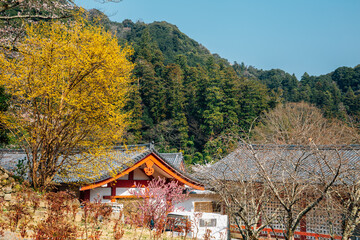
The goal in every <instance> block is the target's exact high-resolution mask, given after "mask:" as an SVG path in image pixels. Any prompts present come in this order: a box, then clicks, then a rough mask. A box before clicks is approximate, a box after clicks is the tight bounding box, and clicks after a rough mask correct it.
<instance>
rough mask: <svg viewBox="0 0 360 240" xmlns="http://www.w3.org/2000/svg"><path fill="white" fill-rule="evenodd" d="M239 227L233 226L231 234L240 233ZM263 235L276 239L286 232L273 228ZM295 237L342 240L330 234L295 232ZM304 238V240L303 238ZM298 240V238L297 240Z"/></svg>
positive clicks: (267, 229) (265, 229)
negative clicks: (278, 234)
mask: <svg viewBox="0 0 360 240" xmlns="http://www.w3.org/2000/svg"><path fill="white" fill-rule="evenodd" d="M241 228H242V229H245V226H241ZM237 229H238V227H237V226H235V225H231V227H230V232H231V233H240V232H239V230H237ZM261 232H262V233H263V234H261V236H264V237H266V238H267V239H274V238H275V235H276V234H277V233H280V234H282V233H284V232H285V230H282V229H271V228H264V229H262V230H261ZM272 233H273V234H272ZM295 236H299V237H300V238H299V239H306V237H314V238H315V239H316V240H319V238H326V239H342V237H341V236H337V235H335V236H334V235H329V234H319V233H310V232H298V231H295ZM302 237H303V238H302ZM277 238H279V239H281V238H283V237H281V236H277ZM295 239H296V238H295Z"/></svg>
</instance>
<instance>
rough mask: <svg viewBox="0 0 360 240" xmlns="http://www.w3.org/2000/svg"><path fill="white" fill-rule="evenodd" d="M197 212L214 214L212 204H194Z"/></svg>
mask: <svg viewBox="0 0 360 240" xmlns="http://www.w3.org/2000/svg"><path fill="white" fill-rule="evenodd" d="M194 210H195V212H213V203H212V202H194Z"/></svg>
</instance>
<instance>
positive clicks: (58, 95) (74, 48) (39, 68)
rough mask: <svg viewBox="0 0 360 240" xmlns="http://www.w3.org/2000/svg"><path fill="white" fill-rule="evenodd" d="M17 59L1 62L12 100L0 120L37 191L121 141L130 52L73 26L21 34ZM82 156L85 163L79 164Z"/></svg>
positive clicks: (95, 29) (86, 27)
mask: <svg viewBox="0 0 360 240" xmlns="http://www.w3.org/2000/svg"><path fill="white" fill-rule="evenodd" d="M18 52H19V53H20V56H19V57H15V58H11V57H9V56H5V55H4V54H3V55H0V65H1V66H2V67H1V70H0V71H1V72H0V75H1V76H0V77H1V80H0V84H2V85H4V86H5V88H6V91H7V92H8V93H10V94H11V95H12V99H11V105H10V109H9V111H8V112H6V113H4V114H3V115H2V116H1V118H2V121H3V122H5V124H6V126H7V127H8V128H9V129H10V130H11V132H12V133H13V134H14V136H16V137H17V139H18V141H19V143H20V145H21V146H22V147H23V148H24V149H25V150H26V153H27V156H28V159H29V163H30V165H29V167H30V177H31V180H32V181H33V184H34V186H35V187H36V188H39V187H46V186H48V185H49V184H51V181H52V179H53V177H54V175H55V174H56V173H57V172H64V171H66V170H67V169H68V168H69V167H76V166H79V165H86V161H87V160H88V159H90V158H89V154H85V155H81V154H80V155H79V153H89V152H90V153H95V152H97V150H95V149H99V148H106V147H109V146H111V145H113V144H116V143H119V142H120V141H121V140H122V137H123V135H124V131H125V128H126V126H127V125H128V123H129V113H127V112H125V111H124V106H125V104H126V100H127V98H128V94H129V89H130V88H131V82H132V77H131V76H132V70H133V67H134V66H133V64H132V63H131V62H130V61H129V60H128V57H129V56H130V55H131V54H132V52H133V50H132V49H131V48H130V47H127V46H125V47H121V46H119V45H118V42H117V39H116V38H114V37H113V36H112V35H111V33H109V32H107V31H105V30H104V29H103V28H102V27H100V26H94V25H91V24H89V23H88V22H86V21H85V20H83V19H81V18H78V19H77V21H75V22H72V23H70V24H64V23H61V22H51V23H48V22H45V23H40V24H36V25H30V26H28V27H27V36H26V37H25V39H24V41H23V42H22V43H21V44H20V45H19V46H18ZM81 156H86V157H81Z"/></svg>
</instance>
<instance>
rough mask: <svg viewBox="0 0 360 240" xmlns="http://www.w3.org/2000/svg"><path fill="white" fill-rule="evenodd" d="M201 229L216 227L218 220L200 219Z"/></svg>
mask: <svg viewBox="0 0 360 240" xmlns="http://www.w3.org/2000/svg"><path fill="white" fill-rule="evenodd" d="M200 227H216V218H209V219H204V218H201V219H200Z"/></svg>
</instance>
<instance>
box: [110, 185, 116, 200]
mask: <svg viewBox="0 0 360 240" xmlns="http://www.w3.org/2000/svg"><path fill="white" fill-rule="evenodd" d="M115 196H116V186H115V184H112V185H111V197H112V198H111V202H116V199H115V198H113V197H115Z"/></svg>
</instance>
